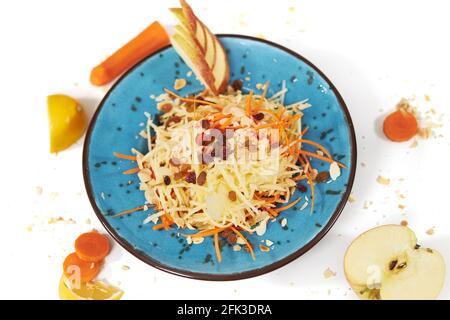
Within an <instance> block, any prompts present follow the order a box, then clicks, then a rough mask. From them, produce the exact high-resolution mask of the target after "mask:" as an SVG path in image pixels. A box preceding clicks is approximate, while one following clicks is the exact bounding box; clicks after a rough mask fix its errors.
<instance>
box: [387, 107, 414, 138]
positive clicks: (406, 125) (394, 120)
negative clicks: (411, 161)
mask: <svg viewBox="0 0 450 320" xmlns="http://www.w3.org/2000/svg"><path fill="white" fill-rule="evenodd" d="M383 131H384V134H385V135H386V137H387V138H389V140H392V141H395V142H403V141H407V140H409V139H411V138H412V137H414V136H415V135H416V133H417V131H418V125H417V119H416V117H415V116H414V115H413V114H411V113H410V112H407V111H403V110H398V111H395V112H393V113H391V114H390V115H388V116H387V117H386V118H385V119H384V124H383Z"/></svg>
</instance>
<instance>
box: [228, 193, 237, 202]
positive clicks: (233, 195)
mask: <svg viewBox="0 0 450 320" xmlns="http://www.w3.org/2000/svg"><path fill="white" fill-rule="evenodd" d="M228 199H230V200H231V201H236V199H237V197H236V192H234V191H230V192H228Z"/></svg>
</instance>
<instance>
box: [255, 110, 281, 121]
mask: <svg viewBox="0 0 450 320" xmlns="http://www.w3.org/2000/svg"><path fill="white" fill-rule="evenodd" d="M258 111H260V112H265V113H268V114H270V115H272V116H274V117H275V118H277V119H278V115H277V114H276V113H275V112H274V111H272V110H269V109H259V110H258Z"/></svg>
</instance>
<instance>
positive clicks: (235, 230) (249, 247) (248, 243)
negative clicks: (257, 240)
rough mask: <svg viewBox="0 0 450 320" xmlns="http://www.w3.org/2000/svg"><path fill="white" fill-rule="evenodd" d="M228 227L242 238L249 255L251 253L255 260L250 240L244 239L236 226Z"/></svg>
mask: <svg viewBox="0 0 450 320" xmlns="http://www.w3.org/2000/svg"><path fill="white" fill-rule="evenodd" d="M230 229H231V230H233V232H234V233H236V235H238V236H239V237H241V239H242V240H244V242H245V245H246V246H247V248H248V249H249V250H250V253H251V255H252V258H253V260H256V257H255V253H254V252H253V248H252V245H251V244H250V242H248V240H247V239H245V237H244V236H243V235H242V233H240V232H239V231H238V230H237V229H236V228H234V227H230Z"/></svg>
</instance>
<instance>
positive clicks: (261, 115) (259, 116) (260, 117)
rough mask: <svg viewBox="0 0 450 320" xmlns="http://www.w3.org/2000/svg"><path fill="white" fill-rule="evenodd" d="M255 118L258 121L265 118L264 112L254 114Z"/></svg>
mask: <svg viewBox="0 0 450 320" xmlns="http://www.w3.org/2000/svg"><path fill="white" fill-rule="evenodd" d="M253 119H255V120H256V121H260V120H262V119H264V113H262V112H259V113H257V114H255V115H253Z"/></svg>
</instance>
